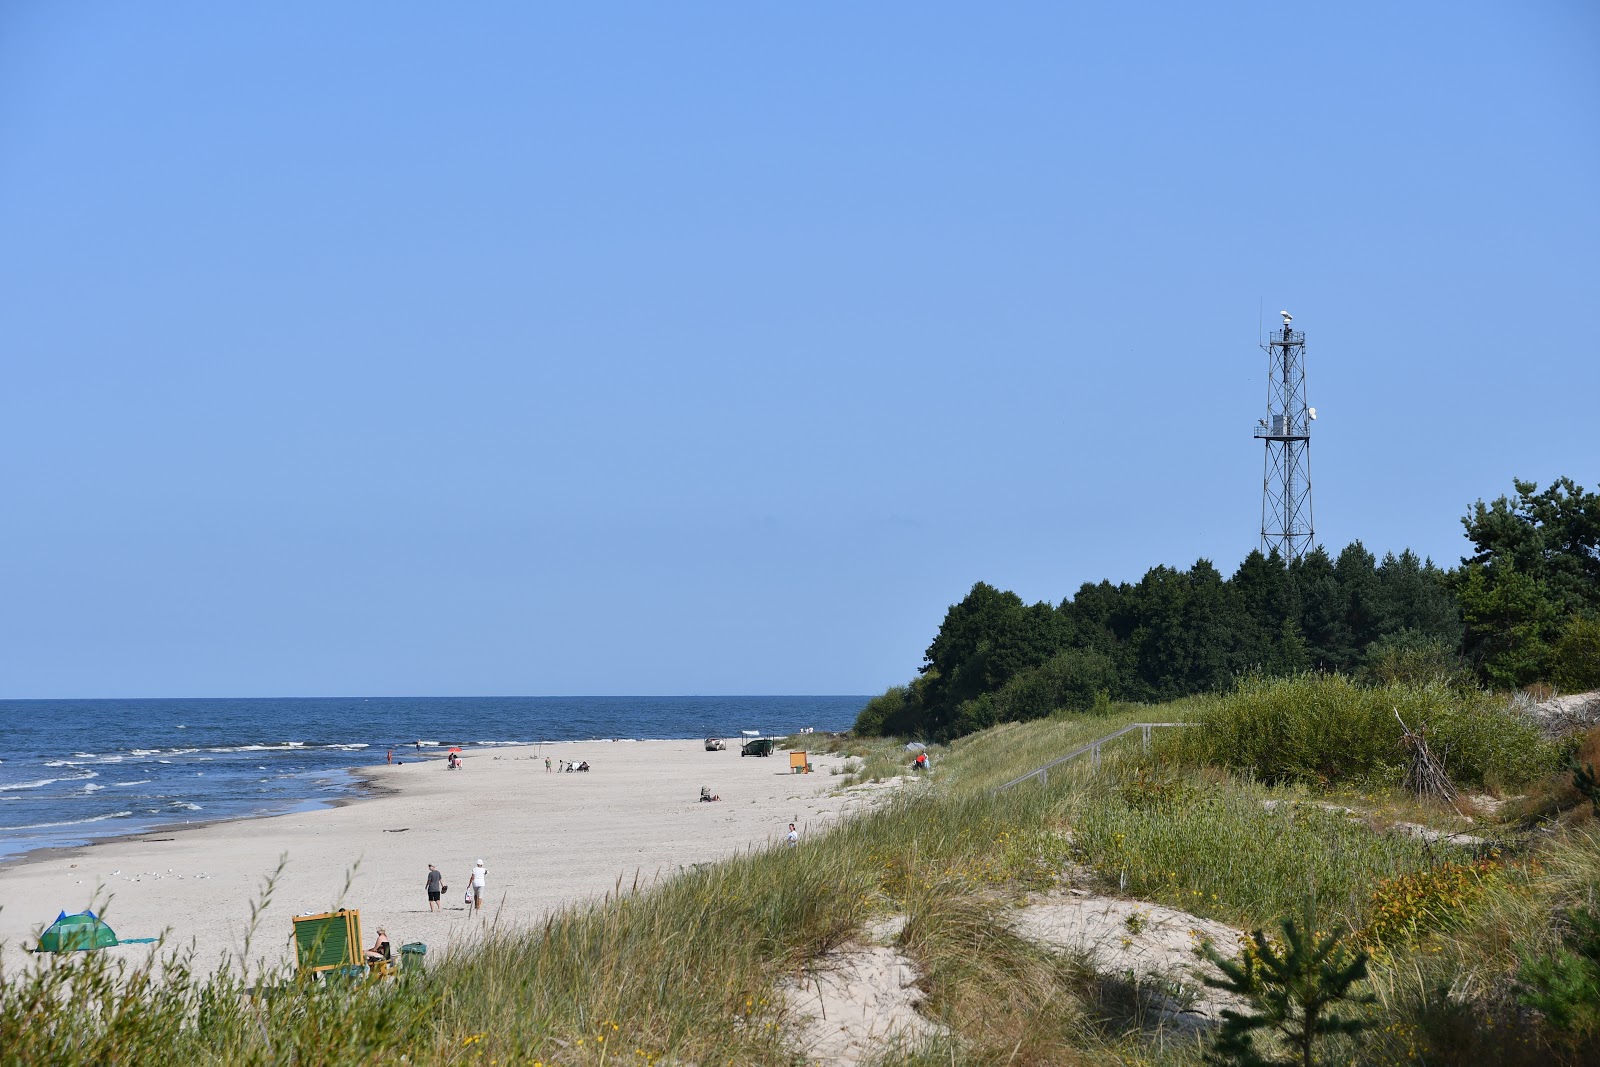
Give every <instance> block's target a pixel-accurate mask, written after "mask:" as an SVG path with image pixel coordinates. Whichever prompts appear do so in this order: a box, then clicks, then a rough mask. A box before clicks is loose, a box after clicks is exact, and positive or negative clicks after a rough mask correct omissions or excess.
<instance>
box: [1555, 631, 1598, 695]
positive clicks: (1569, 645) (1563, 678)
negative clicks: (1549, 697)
mask: <svg viewBox="0 0 1600 1067" xmlns="http://www.w3.org/2000/svg"><path fill="white" fill-rule="evenodd" d="M1550 658H1551V663H1552V669H1551V677H1550V680H1551V681H1553V682H1555V684H1556V685H1557V686H1559V687H1560V688H1562V689H1564V690H1566V691H1567V692H1569V693H1582V692H1586V691H1588V690H1590V689H1600V619H1584V618H1574V619H1572V620H1571V621H1569V622H1568V623H1567V625H1566V626H1565V627H1564V628H1563V629H1562V631H1561V636H1560V637H1559V638H1557V639H1556V644H1555V648H1554V649H1552V650H1551V656H1550Z"/></svg>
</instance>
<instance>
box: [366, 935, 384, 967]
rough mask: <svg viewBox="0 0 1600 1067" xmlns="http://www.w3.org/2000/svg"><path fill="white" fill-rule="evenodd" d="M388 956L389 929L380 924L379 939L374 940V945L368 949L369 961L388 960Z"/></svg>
mask: <svg viewBox="0 0 1600 1067" xmlns="http://www.w3.org/2000/svg"><path fill="white" fill-rule="evenodd" d="M388 958H389V931H387V930H385V929H384V928H383V927H381V926H380V927H378V940H376V941H374V942H373V943H372V947H371V948H369V949H367V962H368V963H377V962H378V961H379V960H386V959H388Z"/></svg>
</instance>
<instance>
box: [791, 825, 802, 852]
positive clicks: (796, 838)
mask: <svg viewBox="0 0 1600 1067" xmlns="http://www.w3.org/2000/svg"><path fill="white" fill-rule="evenodd" d="M799 843H800V831H799V830H796V829H795V828H794V823H790V824H789V847H790V848H794V847H795V846H796V845H798V844H799Z"/></svg>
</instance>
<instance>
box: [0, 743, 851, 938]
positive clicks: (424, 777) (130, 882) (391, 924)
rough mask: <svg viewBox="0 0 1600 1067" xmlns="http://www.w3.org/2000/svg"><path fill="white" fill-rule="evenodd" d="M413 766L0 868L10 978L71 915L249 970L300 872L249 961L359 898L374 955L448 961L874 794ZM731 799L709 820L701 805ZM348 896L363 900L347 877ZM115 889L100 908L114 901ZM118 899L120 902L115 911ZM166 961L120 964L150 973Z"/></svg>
mask: <svg viewBox="0 0 1600 1067" xmlns="http://www.w3.org/2000/svg"><path fill="white" fill-rule="evenodd" d="M399 755H400V756H401V757H402V760H403V762H401V763H400V764H399V765H396V766H386V765H384V764H379V765H377V766H375V767H366V766H361V767H357V768H356V770H357V771H358V772H359V773H360V774H361V775H362V776H363V777H366V778H368V779H369V780H370V782H371V784H372V789H373V794H372V795H370V796H366V797H364V798H361V799H358V800H355V801H353V802H350V803H347V804H345V805H343V806H341V807H337V808H331V809H323V810H319V811H313V812H307V813H302V814H294V815H280V816H274V817H271V818H262V819H242V820H235V821H230V822H219V823H214V824H211V825H203V826H195V827H184V828H176V829H173V830H171V831H164V832H157V833H152V834H148V835H145V836H144V837H142V838H127V839H120V840H111V841H106V842H103V843H101V844H97V845H91V846H88V847H85V848H77V849H54V850H43V851H41V852H37V853H34V854H31V855H30V856H29V857H27V859H26V861H25V862H22V863H19V864H14V865H11V866H8V867H6V868H4V869H0V942H3V944H4V949H3V959H4V964H5V966H6V967H7V968H8V969H9V968H13V967H15V966H17V965H19V964H21V963H23V962H24V961H26V960H27V959H29V958H30V957H29V956H28V955H27V954H26V953H25V951H24V947H25V945H29V946H31V945H33V944H34V943H36V939H37V936H38V933H39V931H40V930H42V929H43V928H44V927H45V926H47V925H48V924H49V923H50V922H51V921H53V920H54V919H55V917H56V913H57V912H58V911H60V910H63V909H65V910H66V911H68V912H73V911H80V910H82V909H83V908H85V907H88V906H90V905H91V903H99V904H102V905H104V906H103V907H100V908H97V910H99V911H101V912H102V914H103V915H104V916H105V918H106V919H107V921H108V922H109V923H110V924H111V925H112V927H113V928H114V929H115V930H116V931H117V934H118V935H119V936H121V937H128V938H132V937H153V936H157V935H160V934H162V933H163V932H166V933H167V934H168V935H169V946H170V945H187V944H188V943H189V942H190V941H191V940H192V941H193V942H194V944H195V946H196V948H197V953H198V954H197V963H198V964H199V965H201V966H203V967H206V968H208V969H209V968H211V967H214V966H215V964H216V962H217V961H218V960H220V958H221V955H222V953H223V952H224V951H225V950H226V951H232V952H235V953H237V952H239V951H240V950H241V949H242V948H243V938H244V934H245V930H246V927H247V925H248V923H249V918H250V905H251V903H252V902H254V901H257V900H258V899H259V898H260V895H261V891H262V888H263V886H264V884H265V881H266V879H267V877H268V876H269V875H271V874H272V872H273V870H274V869H275V868H276V867H277V866H278V861H279V857H280V856H283V857H286V865H285V867H284V870H283V873H282V875H281V876H280V877H279V879H278V881H277V884H276V887H275V888H274V890H273V893H272V898H271V903H270V905H269V906H268V907H267V909H266V911H265V912H264V913H263V914H262V918H261V922H260V926H259V930H258V932H257V934H256V936H255V939H254V941H253V942H252V944H251V946H250V958H251V960H252V961H255V960H257V959H259V958H264V959H265V960H266V961H267V962H268V963H269V964H272V965H282V964H284V963H287V962H288V961H289V960H290V959H291V957H290V954H289V943H288V939H289V936H290V931H291V928H292V927H291V922H290V920H291V919H292V918H293V917H294V916H295V915H299V914H303V913H307V912H322V911H328V910H330V909H332V908H333V907H335V906H336V905H337V904H339V902H340V901H341V899H342V900H343V902H344V904H345V906H348V907H354V908H358V909H360V911H361V925H362V934H363V938H364V940H365V941H366V942H367V943H368V944H371V942H372V938H373V935H374V933H375V932H376V930H377V928H378V927H379V926H380V925H382V926H385V927H387V929H388V932H389V938H390V941H391V942H392V943H393V944H394V945H395V946H396V947H398V946H399V945H402V944H405V943H407V942H413V941H421V942H424V943H426V944H427V945H428V947H429V952H430V955H431V956H433V958H434V959H437V955H435V954H436V953H438V952H439V951H441V950H443V949H445V948H446V947H448V946H449V945H451V944H454V943H460V942H463V941H467V940H470V939H472V938H475V937H477V936H480V935H481V933H482V931H483V930H484V929H485V927H486V926H487V925H488V924H491V923H496V922H498V923H499V924H500V926H501V927H502V928H506V927H512V928H526V927H530V926H533V925H536V924H538V923H540V922H542V920H543V918H544V916H545V915H546V914H547V913H549V912H550V911H552V910H553V909H557V908H560V907H563V906H565V905H568V904H571V903H573V902H575V901H580V900H585V899H593V898H598V897H600V896H601V895H602V894H604V893H606V892H607V891H609V890H612V889H615V888H616V886H617V883H618V880H619V879H620V880H621V883H622V886H623V888H624V889H628V888H629V887H631V886H632V885H633V883H634V879H635V877H636V876H637V877H638V879H639V881H640V883H641V884H642V885H643V884H648V883H650V882H651V881H652V880H654V879H656V878H658V877H669V876H671V875H673V874H676V873H678V872H679V871H680V870H681V869H683V868H685V867H688V866H689V865H691V864H696V863H705V862H709V861H714V860H717V859H721V858H723V857H726V856H729V855H731V854H733V853H735V852H738V851H739V850H741V849H746V848H751V847H758V848H759V847H764V846H766V845H769V844H777V843H780V842H781V840H782V838H783V835H784V834H786V833H787V832H788V828H789V823H790V822H795V823H797V824H798V825H799V827H800V830H801V832H802V833H803V834H804V833H810V832H815V831H817V830H818V829H820V828H822V827H823V826H825V825H827V824H828V823H830V822H831V821H833V820H834V819H836V818H837V817H839V815H840V814H841V813H843V812H844V811H845V809H847V808H853V807H855V806H857V805H859V804H863V803H870V796H871V792H872V791H870V790H862V791H851V794H849V795H845V796H838V795H829V791H830V790H831V789H833V788H834V787H836V786H837V785H838V783H839V781H840V779H839V778H838V777H836V776H835V775H833V774H830V773H829V772H830V771H832V770H835V769H837V768H839V767H840V766H841V764H842V762H843V761H842V759H841V758H840V757H837V756H821V755H812V756H811V764H812V766H813V768H814V773H812V774H809V775H796V774H791V773H788V772H789V759H788V753H786V752H784V751H781V750H780V751H778V752H776V753H775V754H774V755H773V756H772V757H770V758H764V759H763V758H746V757H742V756H740V755H739V751H738V746H737V744H735V743H730V746H729V748H728V749H727V750H726V751H722V752H707V751H705V746H704V743H703V742H701V741H698V740H696V741H618V742H593V741H591V742H578V743H571V744H556V745H543V746H540V747H538V748H537V749H535V748H533V747H531V746H530V747H526V748H503V749H489V750H468V751H467V752H466V753H465V758H464V764H463V767H462V769H461V770H458V771H451V770H448V769H447V768H446V766H445V761H444V758H443V756H439V757H437V758H434V757H429V758H425V759H424V758H419V757H417V756H415V755H414V754H413V753H410V752H401V753H399ZM546 756H549V757H551V759H552V760H560V759H566V760H588V761H589V763H590V765H591V767H592V768H593V769H592V770H591V771H589V772H588V773H586V774H585V773H570V774H562V773H559V772H557V773H546V772H545V769H544V758H545V757H546ZM701 786H709V787H710V788H711V790H712V791H713V792H715V793H718V794H720V795H721V797H722V800H721V802H720V803H715V804H702V803H699V795H700V787H701ZM479 857H482V858H483V859H484V861H485V864H486V865H487V867H488V871H489V886H488V892H487V895H486V899H485V903H484V907H483V910H482V911H481V912H479V913H477V914H474V913H473V912H472V911H471V909H469V908H466V907H464V906H463V903H462V895H463V892H464V890H465V888H466V886H467V885H468V872H469V871H470V869H471V867H472V864H473V861H474V860H476V859H477V858H479ZM429 863H433V864H436V865H438V867H439V869H440V870H441V871H442V872H443V874H444V880H445V882H446V884H448V885H449V887H450V892H449V893H448V894H446V896H445V899H444V902H443V904H444V910H443V912H442V913H430V912H429V911H428V905H427V897H426V894H425V892H424V890H423V883H424V880H425V878H426V877H427V873H428V864H429ZM347 877H348V879H349V888H348V890H346V889H345V884H346V879H347ZM97 889H98V891H99V892H98V897H97ZM107 896H110V897H111V899H110V901H109V903H108V904H107V903H106V898H107ZM148 949H149V946H140V945H127V946H118V947H116V948H113V949H107V950H105V951H108V952H114V953H117V954H125V955H127V956H128V957H129V958H130V960H131V959H143V958H144V954H145V953H146V952H148Z"/></svg>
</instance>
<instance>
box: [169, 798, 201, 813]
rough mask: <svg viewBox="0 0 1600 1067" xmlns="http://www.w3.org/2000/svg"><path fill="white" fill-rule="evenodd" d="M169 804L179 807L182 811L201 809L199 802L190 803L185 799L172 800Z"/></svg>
mask: <svg viewBox="0 0 1600 1067" xmlns="http://www.w3.org/2000/svg"><path fill="white" fill-rule="evenodd" d="M171 806H172V807H174V808H179V809H181V810H183V811H200V810H201V808H200V805H199V804H191V803H189V801H187V800H174V801H173V802H172V805H171Z"/></svg>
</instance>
